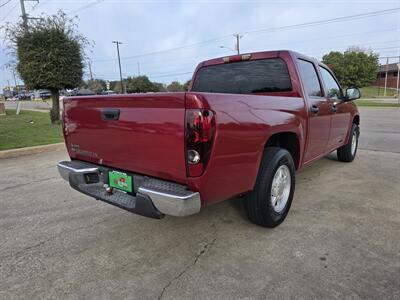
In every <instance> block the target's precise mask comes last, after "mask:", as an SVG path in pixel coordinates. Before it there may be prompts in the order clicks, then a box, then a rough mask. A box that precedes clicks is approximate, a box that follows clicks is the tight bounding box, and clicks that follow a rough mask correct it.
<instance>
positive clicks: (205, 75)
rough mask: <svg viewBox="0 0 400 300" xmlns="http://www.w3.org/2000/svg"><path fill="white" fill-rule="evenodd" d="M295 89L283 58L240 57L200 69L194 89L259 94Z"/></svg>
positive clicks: (196, 90)
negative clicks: (233, 60) (253, 58)
mask: <svg viewBox="0 0 400 300" xmlns="http://www.w3.org/2000/svg"><path fill="white" fill-rule="evenodd" d="M291 90H292V84H291V81H290V76H289V71H288V69H287V66H286V63H285V62H284V61H283V60H282V59H280V58H268V59H260V60H250V61H240V62H234V63H226V64H221V65H214V66H208V67H203V68H201V69H199V71H198V72H197V74H196V78H195V81H194V84H193V87H192V91H193V92H206V93H227V94H255V93H273V92H287V91H291Z"/></svg>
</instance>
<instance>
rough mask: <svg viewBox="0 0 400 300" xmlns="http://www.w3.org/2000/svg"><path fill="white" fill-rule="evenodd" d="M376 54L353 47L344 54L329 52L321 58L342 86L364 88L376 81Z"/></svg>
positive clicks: (377, 65) (377, 64)
mask: <svg viewBox="0 0 400 300" xmlns="http://www.w3.org/2000/svg"><path fill="white" fill-rule="evenodd" d="M378 57H379V56H378V54H376V53H373V52H371V51H366V50H363V49H361V48H357V47H353V48H349V49H347V50H346V51H345V52H344V53H341V52H330V53H329V54H326V55H324V56H323V58H322V62H323V63H325V64H326V65H328V66H329V67H330V68H331V69H332V71H333V72H334V73H335V75H336V77H337V79H338V80H339V82H340V84H341V85H343V86H347V87H348V86H357V87H364V86H368V85H370V84H371V83H372V82H374V81H375V79H376V74H377V71H378V67H379V63H378Z"/></svg>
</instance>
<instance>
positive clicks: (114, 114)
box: [101, 109, 119, 121]
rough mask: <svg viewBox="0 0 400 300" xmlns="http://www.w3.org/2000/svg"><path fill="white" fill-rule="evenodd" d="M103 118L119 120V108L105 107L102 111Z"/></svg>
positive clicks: (105, 119)
mask: <svg viewBox="0 0 400 300" xmlns="http://www.w3.org/2000/svg"><path fill="white" fill-rule="evenodd" d="M101 119H102V120H104V121H117V120H119V109H103V110H102V111H101Z"/></svg>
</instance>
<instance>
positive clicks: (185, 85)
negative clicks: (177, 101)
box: [183, 79, 191, 92]
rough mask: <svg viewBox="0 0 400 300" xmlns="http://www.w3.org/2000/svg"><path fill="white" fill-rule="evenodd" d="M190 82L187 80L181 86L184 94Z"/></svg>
mask: <svg viewBox="0 0 400 300" xmlns="http://www.w3.org/2000/svg"><path fill="white" fill-rule="evenodd" d="M190 82H191V80H190V79H189V80H188V81H186V82H185V83H184V84H183V90H184V91H185V92H187V91H188V90H189V85H190Z"/></svg>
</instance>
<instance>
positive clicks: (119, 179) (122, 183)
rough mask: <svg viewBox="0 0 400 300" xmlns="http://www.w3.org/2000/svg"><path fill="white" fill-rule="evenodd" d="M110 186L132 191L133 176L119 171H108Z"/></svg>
mask: <svg viewBox="0 0 400 300" xmlns="http://www.w3.org/2000/svg"><path fill="white" fill-rule="evenodd" d="M108 181H109V183H110V187H113V188H116V189H120V190H123V191H125V192H129V193H132V176H129V175H127V174H125V173H122V172H118V171H109V172H108Z"/></svg>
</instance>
